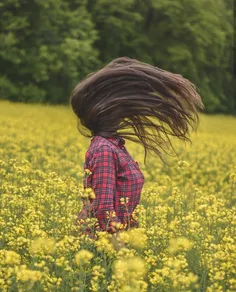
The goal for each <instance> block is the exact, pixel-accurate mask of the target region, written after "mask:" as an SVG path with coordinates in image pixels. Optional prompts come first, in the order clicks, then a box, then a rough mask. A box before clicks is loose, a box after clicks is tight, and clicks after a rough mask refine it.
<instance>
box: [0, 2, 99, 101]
mask: <svg viewBox="0 0 236 292" xmlns="http://www.w3.org/2000/svg"><path fill="white" fill-rule="evenodd" d="M77 7H79V9H77ZM75 8H76V9H75ZM0 14H1V18H0V28H1V30H0V31H1V33H0V64H1V67H0V88H1V97H3V98H4V97H8V98H9V99H10V100H21V101H46V102H51V103H54V102H55V103H56V102H67V101H68V97H69V95H70V92H71V90H72V88H73V87H74V85H75V84H76V83H77V82H78V81H79V79H81V78H82V77H83V76H84V75H85V74H87V73H88V72H90V71H91V70H92V69H94V67H96V66H98V61H97V55H98V52H97V50H96V49H94V48H93V42H94V41H95V40H96V38H97V32H96V30H95V29H94V26H93V23H92V21H91V17H90V15H89V13H88V11H87V10H86V1H84V0H71V1H66V0H47V1H46V0H45V1H44V0H24V1H21V0H5V1H4V2H3V3H1V4H0Z"/></svg>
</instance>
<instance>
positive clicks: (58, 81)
mask: <svg viewBox="0 0 236 292" xmlns="http://www.w3.org/2000/svg"><path fill="white" fill-rule="evenodd" d="M0 14H1V18H0V31H1V33H0V63H1V67H0V96H1V98H8V99H10V100H22V101H29V102H32V101H37V102H38V101H43V102H50V103H67V102H68V97H69V95H70V92H71V90H72V89H73V87H74V86H75V84H76V83H77V82H79V80H80V79H82V78H83V77H84V76H85V75H86V74H87V73H89V72H91V71H94V70H96V69H98V68H99V67H101V66H102V65H104V64H106V63H107V62H109V61H111V60H112V59H113V58H116V57H118V56H129V57H132V58H137V59H139V60H142V61H144V62H148V63H150V64H153V65H155V66H158V67H160V68H163V69H165V70H168V71H171V72H174V73H179V74H182V75H183V76H184V77H186V78H188V79H190V80H191V81H192V82H193V83H194V84H196V86H197V88H198V90H199V92H200V94H201V96H202V98H203V102H204V104H205V106H206V112H208V113H214V112H223V113H231V114H236V97H235V96H234V93H235V90H234V89H235V85H234V80H233V60H234V58H233V53H234V52H235V48H234V42H233V0H207V1H206V0H201V1H199V0H192V1H189V0H175V1H173V0H146V1H142V0H123V1H120V0H71V1H67V0H47V1H46V0H32V1H30V0H24V1H20V0H5V1H4V2H3V3H1V4H0Z"/></svg>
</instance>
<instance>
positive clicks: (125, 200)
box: [79, 136, 144, 233]
mask: <svg viewBox="0 0 236 292" xmlns="http://www.w3.org/2000/svg"><path fill="white" fill-rule="evenodd" d="M124 144H125V141H124V139H123V138H121V137H116V138H103V137H101V136H95V137H93V139H92V141H91V144H90V147H89V149H88V151H87V153H86V155H85V163H84V170H86V171H88V170H90V171H91V174H85V177H84V187H85V190H86V189H88V188H91V189H92V190H93V191H94V194H95V199H89V200H88V199H87V200H83V203H84V205H83V209H82V211H81V212H80V214H79V219H82V221H83V219H86V218H88V217H92V218H93V217H94V218H97V219H98V224H99V226H97V228H96V229H97V230H102V231H103V230H106V231H108V232H111V233H113V232H115V231H116V230H117V228H116V226H118V225H120V226H122V228H126V229H128V228H129V227H138V222H137V220H135V218H134V217H133V216H132V215H133V211H134V209H135V207H136V206H137V205H138V204H139V202H140V194H141V190H142V187H143V184H144V176H143V174H142V172H141V170H140V169H139V166H138V163H137V162H135V161H134V160H133V159H132V157H131V156H130V154H129V153H128V152H127V150H126V148H125V146H124ZM114 222H116V223H120V224H118V225H116V224H114ZM118 229H119V228H118Z"/></svg>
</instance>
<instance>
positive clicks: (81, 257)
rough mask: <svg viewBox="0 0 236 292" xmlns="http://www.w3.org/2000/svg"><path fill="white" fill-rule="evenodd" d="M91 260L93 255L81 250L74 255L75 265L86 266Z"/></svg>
mask: <svg viewBox="0 0 236 292" xmlns="http://www.w3.org/2000/svg"><path fill="white" fill-rule="evenodd" d="M92 258H93V254H92V253H91V252H90V251H88V250H86V249H82V250H80V251H79V252H78V253H77V254H76V255H75V262H76V264H77V265H80V264H88V263H89V262H90V260H91V259H92Z"/></svg>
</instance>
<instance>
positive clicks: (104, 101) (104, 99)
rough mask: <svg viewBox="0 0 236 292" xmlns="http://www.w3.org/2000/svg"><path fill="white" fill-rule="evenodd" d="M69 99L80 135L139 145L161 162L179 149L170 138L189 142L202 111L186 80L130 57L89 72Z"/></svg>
mask: <svg viewBox="0 0 236 292" xmlns="http://www.w3.org/2000/svg"><path fill="white" fill-rule="evenodd" d="M70 102H71V106H72V109H73V111H74V113H75V114H76V116H77V117H78V129H79V131H80V133H81V134H83V135H84V136H86V137H93V136H97V135H99V136H103V137H106V138H108V137H117V136H121V137H123V138H125V139H128V140H131V141H133V142H137V143H140V144H142V145H143V147H144V151H145V155H144V160H145V161H146V156H147V152H149V151H151V152H154V153H155V154H157V155H158V156H159V157H160V158H161V159H162V161H163V158H162V152H163V151H164V152H165V153H167V152H166V149H168V148H169V147H171V149H173V150H174V152H175V149H174V147H173V145H172V142H171V140H170V136H173V137H177V138H179V139H181V140H183V141H189V142H191V140H190V138H189V137H188V136H189V134H190V128H192V129H193V130H195V131H196V130H197V126H198V123H199V116H198V110H197V107H198V108H199V109H201V110H203V109H204V105H203V103H202V100H201V97H200V95H199V94H198V93H197V90H196V86H195V85H194V84H193V83H191V82H190V81H189V80H188V79H186V78H184V77H183V76H182V75H180V74H174V73H171V72H169V71H165V70H162V69H160V68H158V67H154V66H152V65H149V64H146V63H143V62H140V61H138V60H135V59H130V58H128V57H121V58H117V59H114V60H113V61H111V62H110V63H109V64H107V65H106V66H105V67H104V68H102V69H100V70H98V71H97V72H93V73H90V74H89V75H88V76H87V77H86V78H85V79H83V80H82V81H81V82H80V83H79V84H78V85H77V86H76V87H75V89H74V90H73V92H72V95H71V98H70ZM168 154H169V153H168ZM175 154H176V152H175ZM169 155H170V154H169Z"/></svg>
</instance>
